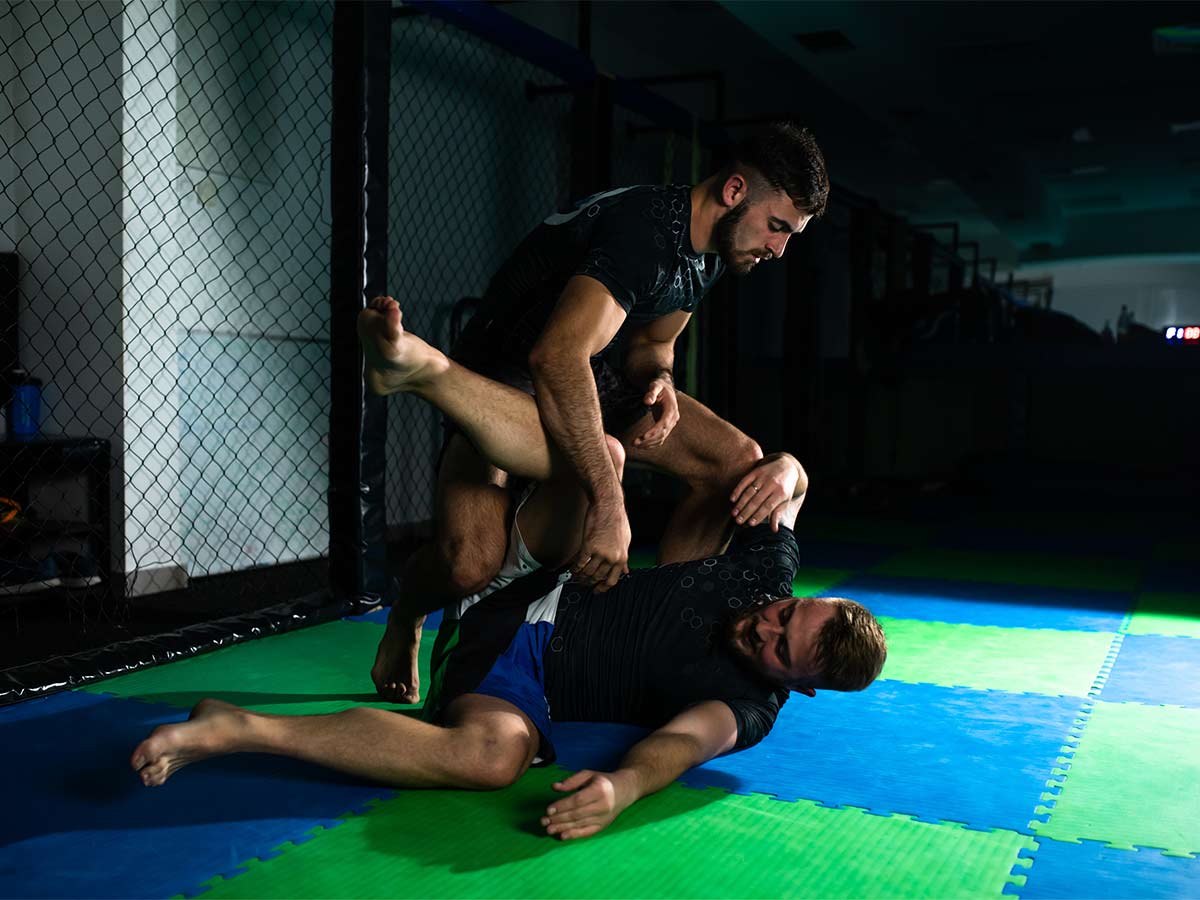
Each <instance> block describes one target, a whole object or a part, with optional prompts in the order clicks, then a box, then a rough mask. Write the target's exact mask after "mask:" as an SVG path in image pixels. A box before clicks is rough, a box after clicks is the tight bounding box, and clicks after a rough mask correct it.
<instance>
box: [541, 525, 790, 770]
mask: <svg viewBox="0 0 1200 900" xmlns="http://www.w3.org/2000/svg"><path fill="white" fill-rule="evenodd" d="M799 555H800V551H799V547H798V546H797V544H796V537H795V535H794V534H793V533H792V531H791V530H790V529H788V528H786V527H781V528H780V529H779V531H778V532H773V531H771V528H770V526H769V525H758V526H755V527H754V528H748V529H742V530H739V531H738V533H737V534H736V535H735V536H734V539H733V541H732V542H731V544H730V547H729V550H728V551H727V552H726V553H725V554H723V555H721V556H717V557H714V558H712V559H704V560H696V561H694V562H686V563H675V564H673V565H668V566H658V567H656V568H653V569H642V570H637V571H634V572H632V573H630V574H629V575H627V576H626V577H625V578H623V579H621V581H620V583H618V584H617V586H616V587H614V588H613V589H611V590H610V591H608V592H607V593H604V594H593V593H592V591H591V590H589V589H587V588H585V587H582V586H581V585H578V584H574V583H571V584H568V585H566V586H565V587H564V588H563V592H562V595H561V597H560V598H559V601H558V611H557V613H556V616H555V625H554V634H553V637H552V638H551V641H550V646H549V648H548V649H547V652H546V657H545V678H546V698H547V700H548V701H549V703H550V716H551V718H552V719H554V720H555V721H589V722H628V723H632V724H636V725H644V726H646V727H648V728H657V727H659V726H661V725H664V724H666V722H668V721H669V720H670V719H671V718H673V717H674V716H676V715H677V714H679V713H680V712H682V711H683V710H684V709H686V708H687V707H689V706H692V705H694V704H696V703H700V702H703V701H706V700H723V701H724V702H725V703H727V704H728V705H729V708H730V709H731V710H733V715H734V718H735V719H736V721H737V728H738V736H737V744H736V745H735V749H737V750H742V749H745V748H746V747H750V746H753V745H754V744H757V743H758V742H759V741H760V740H762V739H763V738H764V737H765V736H766V734H767V732H769V731H770V730H771V727H772V726H773V725H774V724H775V717H776V716H777V715H778V713H779V708H780V707H781V706H782V705H783V703H784V701H786V700H787V696H788V692H787V690H785V689H784V688H780V687H777V686H775V685H772V684H769V683H768V682H766V681H765V680H763V679H762V678H761V677H760V676H758V675H757V674H756V673H754V672H752V671H751V670H750V669H748V668H746V667H745V665H744V664H742V663H741V662H739V661H738V660H737V659H736V658H735V657H734V656H733V654H732V653H731V651H730V650H729V648H728V644H727V638H726V627H727V624H728V622H729V620H730V619H731V618H733V617H734V616H736V615H737V614H738V613H740V612H743V611H744V610H745V609H746V608H747V607H748V606H754V605H758V604H760V603H763V602H766V601H768V600H773V599H777V598H779V597H790V596H791V595H792V579H793V578H794V577H795V573H796V566H797V565H798V563H799Z"/></svg>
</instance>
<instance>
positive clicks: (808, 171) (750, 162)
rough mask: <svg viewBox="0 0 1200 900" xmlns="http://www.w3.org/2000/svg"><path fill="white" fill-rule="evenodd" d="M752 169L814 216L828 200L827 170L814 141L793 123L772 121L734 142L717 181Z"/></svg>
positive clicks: (822, 208) (809, 134)
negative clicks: (720, 176) (736, 142)
mask: <svg viewBox="0 0 1200 900" xmlns="http://www.w3.org/2000/svg"><path fill="white" fill-rule="evenodd" d="M745 167H749V168H752V169H754V170H755V172H757V173H758V174H759V175H760V176H762V181H763V182H765V184H766V185H767V186H769V187H770V188H771V189H772V190H777V191H783V192H784V193H785V194H787V195H788V196H789V197H791V198H792V202H793V203H795V205H796V207H797V208H798V209H801V210H803V211H804V212H806V213H809V214H810V215H812V216H813V217H814V218H816V217H819V216H821V215H822V214H823V213H824V212H825V206H826V204H827V203H828V202H829V173H828V171H826V168H825V157H824V156H823V155H822V153H821V148H820V147H818V146H817V140H816V138H814V137H813V135H812V132H810V131H809V130H808V129H807V128H803V127H801V126H800V125H797V124H796V123H795V122H773V123H771V124H770V125H768V126H766V127H765V128H763V129H762V130H761V131H758V132H756V133H755V134H753V135H751V136H750V137H748V138H746V139H745V140H743V141H741V142H740V143H738V145H737V146H736V147H735V148H734V150H733V155H732V157H731V159H730V162H729V163H728V164H727V165H726V166H725V167H724V169H722V178H721V181H722V182H724V181H725V179H727V178H728V177H729V176H730V175H732V174H733V173H734V172H735V171H737V170H738V169H741V168H745Z"/></svg>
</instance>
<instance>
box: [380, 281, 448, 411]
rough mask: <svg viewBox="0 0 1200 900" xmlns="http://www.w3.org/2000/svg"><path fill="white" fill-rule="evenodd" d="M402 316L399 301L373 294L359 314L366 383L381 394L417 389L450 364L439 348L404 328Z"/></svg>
mask: <svg viewBox="0 0 1200 900" xmlns="http://www.w3.org/2000/svg"><path fill="white" fill-rule="evenodd" d="M403 317H404V315H403V313H402V312H401V311H400V304H399V303H397V302H396V301H395V300H393V299H392V298H391V297H376V298H375V299H374V300H372V301H371V302H370V303H369V304H367V308H366V309H364V310H363V311H362V312H360V313H359V314H358V339H359V341H360V342H361V343H362V348H363V356H364V357H365V358H366V363H367V365H366V380H367V386H368V387H370V389H371V391H372V392H373V393H375V394H379V395H380V396H386V395H388V394H395V393H397V392H399V391H411V390H416V389H417V387H418V386H419V385H420V383H421V382H422V381H423V380H425V379H427V378H429V377H432V376H433V375H435V374H436V373H437V371H438V370H439V369H444V368H445V367H446V366H448V365H449V363H448V361H447V360H446V357H445V355H443V354H442V352H441V351H440V350H437V349H435V348H433V347H430V346H429V345H428V344H427V343H425V342H424V341H423V340H421V339H420V338H419V337H417V336H416V335H415V334H409V333H408V332H406V331H405V330H404V328H403V327H402V326H401V324H400V322H401V320H402V319H403Z"/></svg>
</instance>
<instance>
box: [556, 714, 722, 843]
mask: <svg viewBox="0 0 1200 900" xmlns="http://www.w3.org/2000/svg"><path fill="white" fill-rule="evenodd" d="M736 743H737V721H736V720H735V719H734V717H733V710H731V709H730V708H729V706H728V705H726V704H725V703H722V702H721V701H720V700H709V701H707V702H705V703H699V704H697V705H695V706H692V707H690V708H688V709H686V710H684V711H683V712H681V713H680V714H679V715H677V716H676V717H675V718H673V719H672V720H671V721H670V722H668V723H667V724H666V725H664V726H663V727H662V728H659V729H658V730H657V731H654V732H652V733H651V734H649V735H647V736H646V737H645V738H643V739H642V740H640V741H638V743H636V744H634V745H633V747H632V748H631V749H630V751H629V752H628V753H627V754H625V758H624V759H622V760H621V766H620V768H618V769H617V771H615V772H611V773H604V772H593V771H590V770H588V769H584V770H583V771H581V772H576V773H575V774H574V775H572V776H571V777H570V778H568V779H566V780H565V781H562V782H560V783H558V784H556V785H555V788H556V789H557V790H562V791H574V792H575V793H573V794H571V795H570V796H569V797H566V798H564V799H562V800H559V801H557V802H555V803H552V804H550V806H549V807H548V808H547V809H546V815H545V816H544V817H543V818H542V825H543V826H545V828H546V831H547V833H549V834H552V835H558V836H559V837H561V838H563V839H564V840H566V839H570V838H579V837H587V836H588V835H591V834H595V833H596V832H597V831H600V830H601V829H602V828H604V827H605V826H607V825H608V824H610V823H611V822H612V821H613V820H614V819H615V818H616V817H617V816H618V815H620V814H621V812H622V811H623V810H625V809H627V808H628V807H629V806H631V805H632V804H633V803H635V802H636V801H638V800H640V799H641V798H642V797H645V796H648V795H649V794H653V793H654V792H655V791H659V790H662V788H664V787H666V786H667V785H668V784H670V783H671V782H672V781H674V780H675V779H676V778H678V777H679V776H680V775H682V774H683V773H684V772H686V771H687V770H688V769H690V768H692V767H693V766H698V765H700V764H701V763H703V762H707V761H708V760H710V759H712V758H713V757H714V756H719V755H720V754H722V753H726V752H728V751H729V750H732V749H733V747H734V745H735V744H736Z"/></svg>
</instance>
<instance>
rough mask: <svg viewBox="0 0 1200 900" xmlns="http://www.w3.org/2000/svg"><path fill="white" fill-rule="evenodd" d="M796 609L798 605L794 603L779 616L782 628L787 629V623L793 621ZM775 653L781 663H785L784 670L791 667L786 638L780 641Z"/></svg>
mask: <svg viewBox="0 0 1200 900" xmlns="http://www.w3.org/2000/svg"><path fill="white" fill-rule="evenodd" d="M795 609H796V604H795V603H792V604H790V605H789V606H788V608H787V609H785V610H784V611H783V612H781V613H780V614H779V624H780V625H781V626H783V627H785V628H786V627H787V623H788V622H790V621H791V618H792V613H793V612H794V611H795ZM775 652H776V655H777V656H778V657H779V661H780V662H781V663H783V666H784V668H788V667H790V666H791V660H790V659H789V658H788V642H787V637H786V636H784V637H781V638H780V639H779V643H778V644H777V645H776V647H775Z"/></svg>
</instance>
